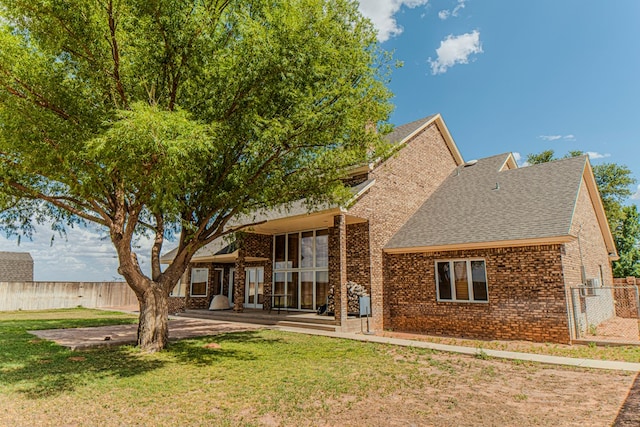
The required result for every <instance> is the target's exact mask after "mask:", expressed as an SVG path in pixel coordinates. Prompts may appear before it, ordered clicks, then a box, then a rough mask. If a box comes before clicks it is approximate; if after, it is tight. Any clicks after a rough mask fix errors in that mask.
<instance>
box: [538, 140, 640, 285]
mask: <svg viewBox="0 0 640 427" xmlns="http://www.w3.org/2000/svg"><path fill="white" fill-rule="evenodd" d="M583 154H584V152H582V151H570V152H569V153H568V154H566V155H565V156H564V157H563V158H568V157H576V156H582V155H583ZM553 160H557V159H556V157H555V153H554V151H553V150H545V151H543V152H541V153H537V154H535V153H534V154H529V155H527V162H528V163H529V164H538V163H545V162H550V161H553ZM593 175H594V177H595V179H596V184H597V186H598V191H599V192H600V197H601V198H602V204H603V206H604V210H605V213H606V215H607V221H608V222H609V228H610V229H611V233H612V234H613V238H614V240H615V243H616V248H617V249H618V254H619V255H620V260H618V261H615V262H614V263H613V273H614V276H615V277H625V276H633V275H639V274H640V251H639V249H638V246H639V245H640V223H639V222H638V221H639V219H638V212H637V208H636V206H635V205H631V206H625V205H624V202H625V200H626V199H627V198H628V197H629V196H631V194H632V191H631V189H630V186H631V185H633V184H635V182H636V180H635V179H634V178H633V177H632V176H631V169H629V168H628V167H627V166H625V165H619V164H617V163H602V164H599V165H594V166H593Z"/></svg>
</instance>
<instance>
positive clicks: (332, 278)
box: [329, 214, 347, 329]
mask: <svg viewBox="0 0 640 427" xmlns="http://www.w3.org/2000/svg"><path fill="white" fill-rule="evenodd" d="M329 284H330V285H331V286H333V289H334V293H333V300H334V301H335V317H336V325H340V326H341V328H342V329H345V328H346V325H347V221H346V217H345V215H344V214H340V215H336V216H335V217H333V228H331V229H329Z"/></svg>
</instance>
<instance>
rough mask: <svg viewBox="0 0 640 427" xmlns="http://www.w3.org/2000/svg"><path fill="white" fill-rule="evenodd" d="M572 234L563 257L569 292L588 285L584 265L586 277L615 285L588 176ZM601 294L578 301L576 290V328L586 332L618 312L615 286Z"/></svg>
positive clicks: (571, 314)
mask: <svg viewBox="0 0 640 427" xmlns="http://www.w3.org/2000/svg"><path fill="white" fill-rule="evenodd" d="M570 234H571V235H573V236H576V239H575V240H573V241H571V242H569V243H566V244H565V245H564V253H563V257H562V264H563V273H564V278H565V283H566V286H567V292H571V291H570V289H569V288H572V287H577V286H580V285H583V284H584V281H583V277H582V272H581V269H582V267H583V266H584V271H585V278H584V279H590V278H595V279H599V280H600V284H601V286H605V287H611V286H613V274H612V269H611V262H610V260H609V255H608V251H607V247H606V245H605V242H604V238H603V237H602V230H601V229H600V226H599V224H598V219H597V217H596V214H595V209H594V207H593V202H592V200H591V198H590V196H589V192H588V191H587V188H586V183H585V182H584V179H583V180H582V185H581V186H580V192H579V193H578V198H577V202H576V207H575V210H574V215H573V223H572V225H571V231H570ZM598 295H599V296H598V297H587V298H582V299H580V301H578V300H577V299H579V292H576V291H573V299H575V300H576V301H572V302H573V303H572V304H569V319H570V322H571V323H572V330H575V329H580V330H583V331H585V330H586V329H587V328H588V327H589V326H590V325H591V324H594V325H596V326H597V325H598V324H599V323H601V322H602V321H604V320H607V319H609V318H611V317H613V316H614V315H615V302H614V294H613V292H612V291H611V289H603V290H601V292H600V293H599V294H598ZM574 336H576V335H574Z"/></svg>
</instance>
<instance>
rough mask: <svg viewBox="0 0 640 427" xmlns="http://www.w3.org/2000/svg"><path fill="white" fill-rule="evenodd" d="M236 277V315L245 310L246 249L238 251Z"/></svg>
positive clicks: (234, 308) (234, 293)
mask: <svg viewBox="0 0 640 427" xmlns="http://www.w3.org/2000/svg"><path fill="white" fill-rule="evenodd" d="M235 269H236V271H235V276H234V279H233V281H234V284H233V311H235V312H236V313H242V311H243V310H244V288H245V286H246V285H245V274H244V249H242V248H241V249H239V250H238V259H236V263H235Z"/></svg>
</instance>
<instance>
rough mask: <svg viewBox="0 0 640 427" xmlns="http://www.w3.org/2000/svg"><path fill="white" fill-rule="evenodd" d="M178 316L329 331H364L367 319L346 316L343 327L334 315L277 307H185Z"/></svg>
mask: <svg viewBox="0 0 640 427" xmlns="http://www.w3.org/2000/svg"><path fill="white" fill-rule="evenodd" d="M176 316H178V317H187V318H196V319H208V320H217V321H225V322H237V323H248V324H252V325H264V326H267V327H268V326H277V327H283V328H285V327H290V328H300V329H313V330H321V331H331V332H340V331H342V332H366V331H367V319H366V318H357V317H348V318H347V319H346V322H345V328H343V327H342V325H337V324H336V319H335V316H327V315H318V314H316V313H312V312H301V311H287V310H281V311H280V313H278V310H277V309H273V310H271V311H269V310H263V309H251V308H247V309H244V310H243V311H242V312H237V311H233V310H216V311H211V310H203V309H186V310H185V311H184V312H182V313H178V314H176Z"/></svg>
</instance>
